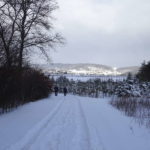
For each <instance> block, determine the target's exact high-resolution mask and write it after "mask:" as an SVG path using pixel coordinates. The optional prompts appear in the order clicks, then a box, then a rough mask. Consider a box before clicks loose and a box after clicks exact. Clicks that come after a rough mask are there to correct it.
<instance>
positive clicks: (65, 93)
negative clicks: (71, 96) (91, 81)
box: [63, 87, 68, 96]
mask: <svg viewBox="0 0 150 150" xmlns="http://www.w3.org/2000/svg"><path fill="white" fill-rule="evenodd" d="M63 91H64V96H66V95H67V92H68V91H67V88H66V87H64V89H63Z"/></svg>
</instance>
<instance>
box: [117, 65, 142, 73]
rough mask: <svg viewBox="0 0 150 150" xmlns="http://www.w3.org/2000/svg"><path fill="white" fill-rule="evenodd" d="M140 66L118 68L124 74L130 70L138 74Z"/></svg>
mask: <svg viewBox="0 0 150 150" xmlns="http://www.w3.org/2000/svg"><path fill="white" fill-rule="evenodd" d="M139 68H140V67H138V66H131V67H124V68H118V69H117V71H118V72H120V73H121V74H123V75H127V74H128V73H129V72H130V73H132V74H137V73H138V71H139Z"/></svg>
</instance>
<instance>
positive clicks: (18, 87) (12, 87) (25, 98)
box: [0, 67, 52, 113]
mask: <svg viewBox="0 0 150 150" xmlns="http://www.w3.org/2000/svg"><path fill="white" fill-rule="evenodd" d="M51 89H52V82H51V80H50V79H49V77H47V76H45V75H44V74H43V73H42V72H41V71H40V70H38V69H33V68H29V67H26V68H23V69H22V71H21V72H20V70H18V69H16V68H11V69H6V68H0V112H1V113H4V112H7V111H10V110H11V109H13V108H15V107H17V106H19V105H22V104H24V103H27V102H30V101H35V100H38V99H41V98H44V97H47V96H48V95H49V93H50V92H51Z"/></svg>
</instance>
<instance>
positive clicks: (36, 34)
mask: <svg viewBox="0 0 150 150" xmlns="http://www.w3.org/2000/svg"><path fill="white" fill-rule="evenodd" d="M57 8H58V6H57V3H56V2H55V1H54V0H1V1H0V113H4V112H8V111H10V110H12V109H14V108H16V107H17V106H19V105H22V104H24V103H27V102H30V101H36V100H38V99H41V98H44V97H47V96H48V95H49V93H50V92H51V87H52V84H53V83H52V81H51V80H50V79H49V78H48V77H47V76H46V75H44V74H43V73H42V71H41V70H39V69H36V68H34V67H32V66H33V65H32V66H31V65H30V56H31V54H32V53H33V52H35V51H36V52H37V53H39V54H40V55H41V54H43V55H44V56H45V57H46V59H49V56H48V51H49V49H50V48H53V47H54V46H55V45H57V44H59V43H63V42H62V41H63V38H62V36H61V35H60V34H59V33H55V32H54V31H53V25H52V12H53V11H54V10H55V9H57Z"/></svg>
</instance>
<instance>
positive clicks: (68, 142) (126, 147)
mask: <svg viewBox="0 0 150 150" xmlns="http://www.w3.org/2000/svg"><path fill="white" fill-rule="evenodd" d="M108 102H109V99H93V98H85V97H78V96H72V95H68V96H67V97H64V96H63V95H59V96H58V97H54V96H52V97H51V99H45V100H44V101H38V102H34V103H29V104H26V105H24V106H23V107H20V108H19V109H17V110H15V111H14V112H11V113H9V114H5V115H2V116H0V150H150V142H149V140H150V131H149V130H148V129H146V128H144V127H139V126H138V124H136V123H135V122H134V121H133V120H131V118H129V117H126V116H124V115H123V114H122V113H121V112H119V111H118V110H116V109H114V108H113V107H112V106H111V105H109V104H108Z"/></svg>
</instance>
